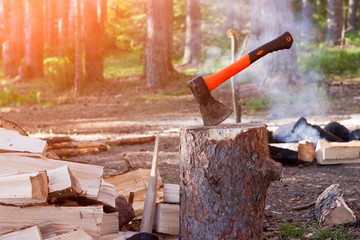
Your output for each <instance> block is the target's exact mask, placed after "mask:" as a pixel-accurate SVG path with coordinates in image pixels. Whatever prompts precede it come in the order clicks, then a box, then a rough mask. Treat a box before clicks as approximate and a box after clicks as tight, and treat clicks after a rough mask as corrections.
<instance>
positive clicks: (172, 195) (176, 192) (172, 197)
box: [163, 183, 180, 203]
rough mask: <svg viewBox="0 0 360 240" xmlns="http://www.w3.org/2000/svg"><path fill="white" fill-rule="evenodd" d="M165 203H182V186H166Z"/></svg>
mask: <svg viewBox="0 0 360 240" xmlns="http://www.w3.org/2000/svg"><path fill="white" fill-rule="evenodd" d="M163 191H164V193H163V195H164V196H163V201H164V202H166V203H180V199H179V198H180V185H179V184H169V183H167V184H164V190H163Z"/></svg>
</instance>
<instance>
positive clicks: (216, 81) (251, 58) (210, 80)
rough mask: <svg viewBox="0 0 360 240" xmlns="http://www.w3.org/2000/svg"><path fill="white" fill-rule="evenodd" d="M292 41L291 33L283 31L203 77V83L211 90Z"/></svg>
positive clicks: (289, 44)
mask: <svg viewBox="0 0 360 240" xmlns="http://www.w3.org/2000/svg"><path fill="white" fill-rule="evenodd" d="M292 43H293V38H292V36H291V34H290V33H289V32H285V33H284V34H282V35H281V36H280V37H278V38H276V39H274V40H272V41H270V42H268V43H266V44H264V45H262V46H261V47H259V48H257V49H255V50H254V51H252V52H250V53H248V54H246V55H245V56H244V57H242V58H241V59H239V60H238V61H236V62H234V63H233V64H231V65H229V66H227V67H226V68H224V69H222V70H220V71H219V72H217V73H215V74H213V75H211V76H208V77H205V78H204V80H205V83H206V85H207V87H208V88H209V90H210V91H212V90H214V89H215V88H217V87H218V86H219V85H220V84H222V83H223V82H225V81H226V80H228V79H229V78H231V77H232V76H234V75H235V74H237V73H239V72H241V71H242V70H244V69H245V68H247V67H248V66H250V64H252V63H253V62H255V61H256V60H258V59H259V58H261V57H263V56H265V55H266V54H268V53H271V52H274V51H278V50H282V49H289V48H290V47H291V45H292Z"/></svg>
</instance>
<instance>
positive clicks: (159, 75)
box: [145, 0, 172, 88]
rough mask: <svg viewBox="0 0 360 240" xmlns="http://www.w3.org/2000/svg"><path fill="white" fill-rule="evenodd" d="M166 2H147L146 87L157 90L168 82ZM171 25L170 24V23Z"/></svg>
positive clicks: (153, 0) (160, 0) (163, 0)
mask: <svg viewBox="0 0 360 240" xmlns="http://www.w3.org/2000/svg"><path fill="white" fill-rule="evenodd" d="M166 1H168V0H148V1H147V38H146V50H145V57H146V60H145V61H146V64H145V67H146V70H145V72H146V86H147V87H149V88H159V87H162V86H163V85H165V84H166V83H167V82H168V81H169V60H168V46H167V44H168V43H167V40H168V38H167V33H168V31H169V28H168V26H167V24H170V23H169V22H167V14H164V13H166V12H167V11H169V9H167V7H169V4H166ZM171 24H172V23H171Z"/></svg>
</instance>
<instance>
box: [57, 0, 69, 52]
mask: <svg viewBox="0 0 360 240" xmlns="http://www.w3.org/2000/svg"><path fill="white" fill-rule="evenodd" d="M57 10H58V36H59V55H60V56H67V55H68V51H69V48H68V47H69V46H68V45H69V13H70V0H60V1H58V2H57Z"/></svg>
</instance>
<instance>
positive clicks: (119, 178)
mask: <svg viewBox="0 0 360 240" xmlns="http://www.w3.org/2000/svg"><path fill="white" fill-rule="evenodd" d="M150 172H151V170H150V169H144V168H139V169H136V170H134V171H130V172H127V173H124V174H120V175H115V176H111V177H107V178H105V181H106V182H108V183H111V184H113V185H114V186H115V189H116V196H120V195H124V196H125V197H126V198H127V199H129V196H130V192H134V193H135V198H134V203H133V208H134V210H135V213H136V215H141V213H142V211H143V208H144V202H145V196H146V191H147V186H148V182H149V179H150ZM157 176H158V180H157V189H158V194H157V195H158V198H157V201H159V200H160V199H162V193H161V190H160V186H161V185H162V180H161V177H160V173H159V172H158V173H157Z"/></svg>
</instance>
